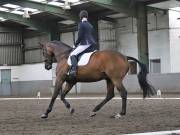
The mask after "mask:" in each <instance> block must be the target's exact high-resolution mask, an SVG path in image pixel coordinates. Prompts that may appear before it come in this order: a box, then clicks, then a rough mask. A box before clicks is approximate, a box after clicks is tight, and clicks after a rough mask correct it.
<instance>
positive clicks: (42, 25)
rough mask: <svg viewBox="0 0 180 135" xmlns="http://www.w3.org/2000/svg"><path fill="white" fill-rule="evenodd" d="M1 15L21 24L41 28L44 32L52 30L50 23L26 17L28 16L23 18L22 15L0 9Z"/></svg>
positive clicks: (36, 28)
mask: <svg viewBox="0 0 180 135" xmlns="http://www.w3.org/2000/svg"><path fill="white" fill-rule="evenodd" d="M0 17H3V18H4V19H7V20H11V21H13V22H17V23H19V24H22V25H25V26H28V27H30V28H32V29H35V30H39V31H42V32H49V31H50V25H49V24H48V23H42V22H40V21H35V20H32V19H26V18H23V17H22V16H21V15H16V14H12V13H8V12H2V11H0Z"/></svg>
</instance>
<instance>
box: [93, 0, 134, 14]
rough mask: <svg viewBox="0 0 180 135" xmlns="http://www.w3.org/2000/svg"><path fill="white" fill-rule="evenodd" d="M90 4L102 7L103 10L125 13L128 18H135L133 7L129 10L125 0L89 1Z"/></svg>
mask: <svg viewBox="0 0 180 135" xmlns="http://www.w3.org/2000/svg"><path fill="white" fill-rule="evenodd" d="M90 1H91V2H93V3H95V4H97V5H100V6H103V7H105V8H108V9H111V10H114V11H117V12H122V13H126V14H128V15H130V16H136V9H135V7H133V8H130V5H129V2H128V1H125V0H90Z"/></svg>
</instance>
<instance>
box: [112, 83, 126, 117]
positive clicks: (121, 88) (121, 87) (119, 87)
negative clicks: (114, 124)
mask: <svg viewBox="0 0 180 135" xmlns="http://www.w3.org/2000/svg"><path fill="white" fill-rule="evenodd" d="M114 85H115V86H116V87H117V90H118V91H119V93H120V94H121V97H122V110H121V113H120V114H117V115H115V116H114V117H115V118H119V117H120V116H121V115H125V114H126V105H127V102H126V101H127V91H126V88H125V87H124V85H123V84H122V82H115V83H114Z"/></svg>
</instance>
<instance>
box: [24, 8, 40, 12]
mask: <svg viewBox="0 0 180 135" xmlns="http://www.w3.org/2000/svg"><path fill="white" fill-rule="evenodd" d="M22 10H24V11H25V10H27V11H29V12H37V11H38V10H37V9H34V8H28V7H26V8H23V9H22Z"/></svg>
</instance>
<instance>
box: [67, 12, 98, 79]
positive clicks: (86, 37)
mask: <svg viewBox="0 0 180 135" xmlns="http://www.w3.org/2000/svg"><path fill="white" fill-rule="evenodd" d="M79 17H80V20H81V22H80V23H79V25H78V38H77V40H76V42H75V47H76V48H75V49H74V50H73V51H72V52H71V54H70V59H71V64H72V66H71V69H70V72H69V75H70V76H71V77H74V78H75V77H76V72H77V63H78V60H77V56H78V55H79V54H82V53H83V52H84V51H86V50H87V49H89V48H90V47H93V46H95V45H96V41H95V39H94V37H93V34H92V33H93V31H94V28H93V26H92V25H91V24H90V23H89V21H88V12H87V11H86V10H82V11H81V12H80V13H79Z"/></svg>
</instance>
